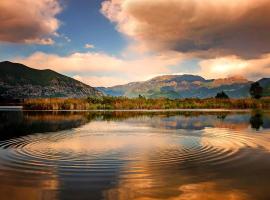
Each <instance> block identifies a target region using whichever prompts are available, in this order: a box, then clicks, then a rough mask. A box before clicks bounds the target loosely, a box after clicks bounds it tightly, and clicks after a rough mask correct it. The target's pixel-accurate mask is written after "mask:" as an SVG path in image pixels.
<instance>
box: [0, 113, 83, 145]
mask: <svg viewBox="0 0 270 200" xmlns="http://www.w3.org/2000/svg"><path fill="white" fill-rule="evenodd" d="M0 120H1V124H0V132H1V138H0V140H6V139H10V138H14V137H18V136H24V135H29V134H33V133H45V132H56V131H61V130H68V129H71V128H75V127H78V126H81V125H83V124H85V123H87V117H86V116H84V115H82V114H77V113H72V112H0Z"/></svg>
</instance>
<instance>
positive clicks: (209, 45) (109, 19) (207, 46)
mask: <svg viewBox="0 0 270 200" xmlns="http://www.w3.org/2000/svg"><path fill="white" fill-rule="evenodd" d="M0 25H1V29H0V60H1V61H5V60H9V61H13V62H19V63H23V64H25V65H27V66H29V67H33V68H36V69H48V68H49V69H52V70H54V71H57V72H59V73H62V74H65V75H67V76H70V77H73V78H75V79H77V80H80V81H82V82H84V83H87V84H89V85H91V86H113V85H118V84H125V83H128V82H132V81H144V80H147V79H150V78H152V77H154V76H157V75H164V74H194V75H201V76H203V77H205V78H226V77H229V76H235V75H237V76H244V77H246V78H248V79H250V80H258V79H260V78H262V77H269V76H270V0H256V1H254V0H237V1H235V0H35V1H33V0H1V1H0Z"/></svg>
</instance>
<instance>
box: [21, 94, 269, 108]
mask: <svg viewBox="0 0 270 200" xmlns="http://www.w3.org/2000/svg"><path fill="white" fill-rule="evenodd" d="M23 107H24V109H25V110H123V109H124V110H135V109H147V110H150V109H270V98H264V99H260V100H256V99H250V98H247V99H215V98H209V99H175V100H171V99H164V98H162V99H146V98H142V97H141V98H134V99H129V98H125V97H100V98H92V97H89V98H86V99H56V98H55V99H28V100H25V102H24V103H23Z"/></svg>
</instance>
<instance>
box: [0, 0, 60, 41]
mask: <svg viewBox="0 0 270 200" xmlns="http://www.w3.org/2000/svg"><path fill="white" fill-rule="evenodd" d="M60 11H61V7H60V5H59V2H58V0H1V1H0V25H1V29H0V41H2V42H13V43H35V44H42V45H50V44H53V43H54V41H53V40H52V39H51V36H54V35H57V34H56V30H57V29H58V27H59V21H58V20H57V19H56V15H57V14H58V13H59V12H60Z"/></svg>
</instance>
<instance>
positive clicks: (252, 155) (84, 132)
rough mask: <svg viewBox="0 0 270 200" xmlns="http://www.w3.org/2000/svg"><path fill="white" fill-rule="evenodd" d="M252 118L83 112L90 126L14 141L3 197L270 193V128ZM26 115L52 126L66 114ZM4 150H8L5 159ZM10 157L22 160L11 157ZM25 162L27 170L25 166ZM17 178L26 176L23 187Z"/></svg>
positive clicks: (1, 160) (237, 199) (0, 159)
mask: <svg viewBox="0 0 270 200" xmlns="http://www.w3.org/2000/svg"><path fill="white" fill-rule="evenodd" d="M250 117H251V116H250V115H249V114H237V113H233V114H228V115H226V116H225V117H218V115H216V114H205V115H203V114H199V115H191V116H183V115H179V114H175V115H173V114H172V115H169V116H167V115H161V116H159V115H152V116H145V115H143V116H141V117H140V115H137V116H134V115H133V116H129V115H127V116H122V115H121V117H120V118H119V119H117V120H116V119H115V116H113V115H112V116H109V117H108V116H106V117H105V118H103V117H100V116H98V117H96V116H90V117H89V116H85V115H83V116H82V121H83V122H85V123H82V124H80V125H79V126H78V127H77V128H76V127H73V129H70V130H67V131H60V132H59V131H57V132H51V133H46V134H38V135H31V136H29V137H28V136H27V137H25V141H24V140H23V138H20V139H18V140H17V142H16V139H15V140H14V143H13V144H12V145H9V146H8V148H7V149H1V151H2V153H1V156H0V166H2V167H3V166H8V169H7V170H5V168H1V173H2V174H5V176H6V177H8V178H6V179H5V178H2V179H1V181H0V184H1V187H0V194H1V195H2V194H3V195H2V196H3V197H6V196H7V195H8V193H11V191H14V194H13V197H14V199H16V198H17V199H20V194H21V195H24V194H25V195H26V197H27V199H41V198H42V199H54V198H63V199H67V198H70V199H72V198H85V197H89V198H90V199H101V198H105V199H180V200H185V199H190V200H199V199H207V200H211V199H229V200H230V199H233V200H242V199H260V197H269V195H268V190H267V187H268V186H269V177H270V173H269V172H268V171H269V168H270V160H269V157H270V156H269V152H270V145H269V143H270V136H269V134H267V132H268V131H269V130H267V129H265V130H260V131H259V133H260V134H254V133H255V131H254V130H253V129H250V128H249V126H250V125H249V124H250V121H249V120H250ZM267 117H268V115H263V119H265V118H267ZM29 119H31V120H33V121H34V122H35V121H43V119H44V121H45V122H46V124H48V123H47V122H48V120H49V121H50V120H51V119H55V120H56V122H57V121H60V122H61V121H62V119H63V118H62V117H57V116H54V117H53V118H51V117H48V116H46V117H45V118H43V119H42V118H40V117H39V116H30V118H29ZM67 119H72V117H71V118H67ZM78 119H79V120H81V118H80V117H79V118H78V116H76V117H75V118H74V120H75V121H76V120H78ZM104 119H106V120H104ZM52 121H53V120H52ZM60 124H61V123H60ZM60 127H61V126H60ZM27 140H28V141H27ZM22 141H23V143H24V144H23V146H20V145H19V144H20V143H21V142H22ZM7 151H9V152H10V155H8V156H5V152H7ZM14 153H15V154H14ZM21 153H22V154H21ZM13 156H14V158H15V159H16V158H18V160H14V162H13V160H12V159H13ZM7 158H8V159H7ZM22 161H28V164H26V163H23V162H22ZM20 162H22V163H20ZM31 165H35V167H34V168H31ZM46 165H48V166H46ZM41 166H42V167H41ZM24 167H27V168H26V169H28V170H29V169H30V171H27V170H26V171H25V172H23V171H20V170H21V169H23V168H24ZM41 169H42V170H44V171H42V170H41ZM45 169H46V170H45ZM259 172H260V173H259ZM18 177H24V179H22V180H21V181H22V182H21V183H22V184H20V186H19V187H17V186H18V185H17V183H16V182H15V180H16V179H18ZM12 180H13V181H12ZM258 180H259V182H256V184H257V186H256V187H254V185H253V183H254V182H255V181H258ZM24 181H25V183H28V185H24V184H23V183H24ZM48 191H50V194H48ZM71 191H72V192H71ZM26 193H27V194H26ZM262 194H263V195H262ZM260 195H261V196H260ZM11 197H12V196H11ZM9 199H12V198H9ZM261 199H263V198H261Z"/></svg>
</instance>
